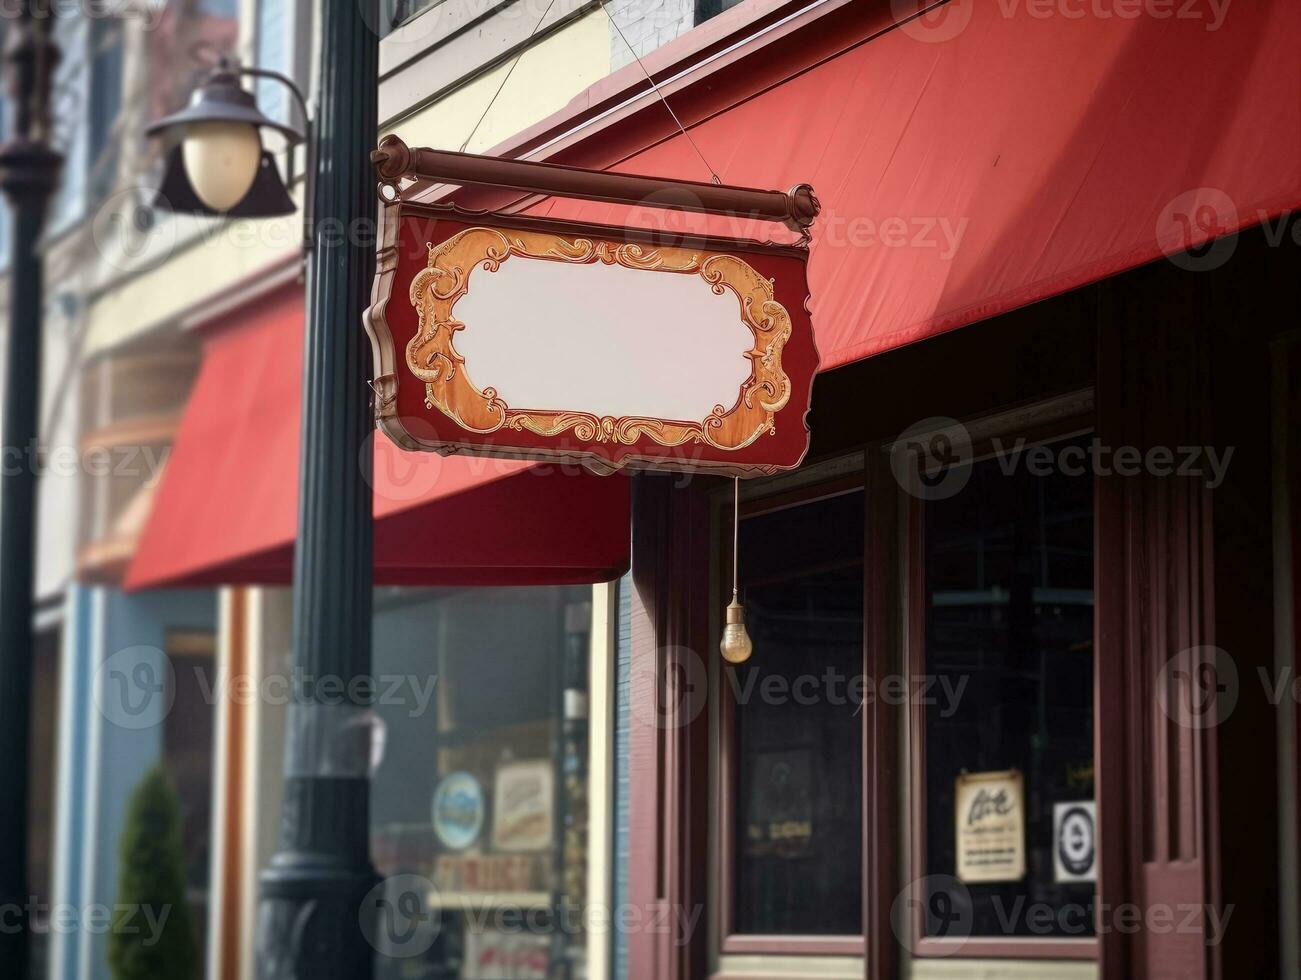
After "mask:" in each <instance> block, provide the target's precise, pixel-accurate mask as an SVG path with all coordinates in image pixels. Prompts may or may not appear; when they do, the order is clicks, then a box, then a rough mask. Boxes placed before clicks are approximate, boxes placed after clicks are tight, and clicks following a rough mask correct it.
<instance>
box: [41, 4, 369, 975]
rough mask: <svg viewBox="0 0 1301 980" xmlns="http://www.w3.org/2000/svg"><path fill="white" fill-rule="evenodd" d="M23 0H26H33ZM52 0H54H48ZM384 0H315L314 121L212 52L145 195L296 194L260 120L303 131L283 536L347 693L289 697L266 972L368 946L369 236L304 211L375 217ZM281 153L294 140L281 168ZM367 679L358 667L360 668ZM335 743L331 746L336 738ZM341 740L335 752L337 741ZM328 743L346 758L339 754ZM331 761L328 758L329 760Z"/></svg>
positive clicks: (306, 627) (286, 971)
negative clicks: (364, 720) (296, 348)
mask: <svg viewBox="0 0 1301 980" xmlns="http://www.w3.org/2000/svg"><path fill="white" fill-rule="evenodd" d="M29 2H32V0H29ZM45 2H49V0H45ZM377 6H378V0H320V2H319V5H318V9H319V11H320V54H319V58H320V72H319V74H318V76H317V77H318V79H319V82H318V85H319V88H318V98H317V101H316V105H317V116H316V121H315V124H314V125H313V124H311V122H310V120H308V118H307V106H306V103H305V100H304V99H303V96H302V93H301V92H300V91H299V90H298V87H297V86H295V85H294V83H293V82H291V81H290V80H289V79H288V78H286V77H285V76H283V75H281V74H278V73H277V72H272V71H267V70H265V69H262V68H246V67H243V66H241V65H238V64H237V63H235V62H234V61H232V60H229V59H225V58H223V59H221V60H219V61H218V62H217V64H216V65H215V66H214V67H213V69H212V70H211V71H210V72H209V74H208V76H207V77H206V78H205V79H204V81H203V84H202V85H200V86H199V89H198V91H196V92H195V94H194V97H193V99H192V100H191V102H190V105H189V106H187V107H186V108H185V109H183V110H181V111H180V112H178V113H176V114H174V115H172V116H169V117H167V118H166V119H160V120H159V121H158V122H156V123H154V124H153V125H152V126H150V127H149V129H148V130H147V132H148V134H149V135H151V136H163V135H166V136H171V137H173V138H174V139H175V140H176V144H177V145H175V146H173V148H172V150H171V152H170V153H169V155H168V159H167V170H166V173H165V175H164V178H163V182H162V186H161V187H160V188H159V200H158V201H157V203H156V206H157V207H159V208H161V209H165V210H169V211H175V212H182V213H187V214H201V215H226V216H230V217H249V218H252V217H269V216H272V215H277V214H288V213H290V212H292V211H293V201H292V200H291V198H290V197H289V193H288V191H287V190H286V187H285V184H284V183H283V182H281V181H280V178H279V176H278V174H277V172H276V168H275V163H274V160H273V158H272V157H271V155H270V154H269V153H268V152H267V151H266V150H265V149H264V148H263V146H262V133H263V131H264V130H271V131H275V132H279V133H280V134H281V135H282V136H284V137H286V138H287V139H288V140H289V142H290V144H291V147H292V145H293V144H296V143H299V142H303V140H304V138H306V142H307V160H308V162H307V167H306V171H307V186H306V188H305V190H306V205H305V207H304V208H303V213H304V220H303V230H304V237H305V243H304V253H305V254H308V255H310V257H311V260H310V262H308V263H307V265H308V274H307V277H306V280H307V283H306V290H305V292H306V296H307V322H306V326H305V329H304V331H303V400H302V425H301V428H300V433H299V440H300V445H301V449H300V455H299V459H300V461H301V462H300V471H299V482H298V541H297V546H296V547H295V549H294V627H293V663H294V670H295V671H296V672H299V673H300V674H301V676H304V677H338V678H341V679H342V681H343V687H344V688H345V689H346V691H347V692H348V694H347V698H346V701H345V702H343V703H340V702H339V700H338V699H336V698H331V697H329V696H328V695H326V694H324V693H323V692H322V691H319V690H316V689H315V688H314V687H312V686H305V687H303V688H301V689H300V687H299V685H295V691H294V695H293V699H292V700H291V702H290V704H289V705H288V707H287V708H286V720H285V726H286V731H287V732H288V734H287V736H286V742H287V745H286V750H285V759H284V765H285V770H284V774H285V778H284V786H283V790H282V800H281V822H280V840H279V845H278V847H277V851H276V854H275V855H274V856H273V857H272V859H271V861H270V863H269V864H268V866H267V867H266V868H265V869H264V870H263V872H262V875H261V879H260V885H261V887H260V894H259V905H258V930H257V931H258V938H257V954H256V955H257V975H258V977H259V978H260V980H291V978H292V980H302V978H311V980H364V978H368V977H370V976H371V975H372V960H373V957H374V954H375V950H374V948H373V947H372V946H371V945H370V944H369V943H368V942H367V939H366V934H367V932H366V930H367V927H368V925H367V924H368V923H369V922H370V920H372V919H373V916H374V914H375V912H376V908H375V905H374V901H373V895H374V889H375V886H376V876H375V869H374V868H373V867H372V865H371V862H370V827H369V823H368V819H367V816H368V801H369V798H370V775H369V771H368V768H367V764H366V763H367V761H368V760H369V752H362V751H351V752H349V751H347V749H348V747H352V748H353V749H356V746H354V745H353V742H355V741H356V739H355V738H354V737H352V736H353V733H355V732H356V731H357V730H358V727H357V724H356V722H357V719H358V718H359V717H364V716H365V711H366V709H367V703H366V701H365V696H364V694H362V693H361V692H362V691H364V690H368V689H369V688H370V687H371V684H370V683H369V682H368V681H367V679H368V678H369V677H370V672H371V648H370V645H371V644H370V629H371V578H372V575H371V573H372V568H371V566H372V528H371V506H372V498H371V487H370V480H371V472H370V467H371V454H370V452H369V445H368V442H367V440H368V439H369V438H370V437H371V435H372V433H373V432H374V420H373V416H372V414H371V406H370V401H369V398H368V392H369V389H368V387H367V383H368V380H369V378H370V343H369V341H367V339H366V336H365V334H364V332H363V331H362V329H361V323H362V315H363V312H364V311H365V309H366V305H367V302H368V300H369V297H370V287H371V281H372V279H373V277H374V271H375V251H374V249H373V247H370V246H368V245H367V244H365V243H364V242H362V241H360V240H358V238H357V236H352V235H345V236H334V235H331V236H326V235H321V236H320V240H319V241H315V240H314V238H315V226H316V224H317V220H318V219H319V221H320V224H321V225H322V226H325V225H326V224H327V223H334V222H337V223H338V224H339V225H340V226H341V227H344V228H367V227H369V228H373V227H374V224H375V207H376V193H375V173H374V170H373V169H372V167H371V163H370V149H371V147H372V146H373V145H374V139H375V133H376V131H377V130H378V128H379V119H378V108H379V105H378V97H377V95H378V86H379V36H378V35H377V34H376V33H375V31H374V30H373V29H372V28H371V26H370V25H372V24H374V23H375V22H376V21H375V18H376V16H377V13H376V11H377ZM249 76H251V77H254V78H268V79H272V80H274V81H278V82H280V83H281V84H283V85H285V86H286V87H287V88H288V89H289V91H290V93H291V94H292V95H293V97H294V99H295V101H296V102H297V103H298V108H299V110H300V111H301V112H302V115H303V121H304V126H305V127H307V128H308V132H307V133H306V134H304V133H301V132H299V131H298V130H296V129H294V128H293V127H291V126H287V125H285V124H283V123H279V122H276V121H275V120H273V119H271V118H269V117H267V116H266V115H264V114H263V113H262V112H261V111H260V110H259V109H258V107H257V101H256V99H255V98H254V97H253V95H252V93H250V92H247V91H245V90H244V89H243V87H242V86H241V85H240V79H241V78H243V77H249ZM292 158H293V151H292V148H291V150H290V161H291V174H290V179H291V182H292ZM358 680H361V681H367V682H366V683H362V684H358V683H357V681H358ZM340 742H341V743H343V744H342V745H341V746H339V747H338V748H337V749H335V748H332V746H335V745H336V744H337V743H340ZM340 753H342V755H341V756H339V754H340ZM336 756H339V758H336ZM327 762H328V765H327V764H325V763H327Z"/></svg>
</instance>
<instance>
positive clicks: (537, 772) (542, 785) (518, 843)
mask: <svg viewBox="0 0 1301 980" xmlns="http://www.w3.org/2000/svg"><path fill="white" fill-rule="evenodd" d="M554 792H555V787H554V778H553V775H552V769H551V762H550V761H549V760H547V759H538V760H535V761H530V762H510V763H507V764H506V765H503V766H501V767H500V768H498V770H497V793H496V799H494V800H493V823H492V846H493V847H494V848H496V849H497V850H499V851H541V850H545V849H546V848H548V847H550V846H551V836H552V830H551V817H552V813H553V811H554V805H553V800H554Z"/></svg>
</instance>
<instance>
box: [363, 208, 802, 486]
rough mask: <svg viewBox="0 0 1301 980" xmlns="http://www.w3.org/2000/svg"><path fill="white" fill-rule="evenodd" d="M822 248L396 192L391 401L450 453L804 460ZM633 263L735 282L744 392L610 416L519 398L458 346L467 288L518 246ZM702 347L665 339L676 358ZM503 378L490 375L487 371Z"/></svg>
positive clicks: (739, 465)
mask: <svg viewBox="0 0 1301 980" xmlns="http://www.w3.org/2000/svg"><path fill="white" fill-rule="evenodd" d="M807 258H808V251H807V248H805V247H803V246H783V245H773V244H769V243H761V242H757V241H745V240H740V239H725V238H711V237H703V236H701V237H694V236H693V237H687V236H681V235H668V234H662V233H650V232H646V231H640V230H630V229H627V228H617V227H613V226H603V225H597V224H590V223H573V222H556V221H550V220H547V219H541V218H535V217H529V216H523V215H502V214H497V213H484V212H471V211H465V210H462V209H459V208H457V207H455V206H450V205H435V204H421V203H415V202H410V201H401V200H384V201H383V204H382V209H381V214H380V226H379V248H378V258H377V268H376V278H375V286H374V290H373V295H372V304H371V307H370V309H369V310H368V311H367V315H366V326H367V330H368V332H369V334H370V337H371V342H372V348H373V353H374V359H375V375H376V376H375V380H374V382H373V387H374V389H375V395H376V398H375V417H376V422H377V424H378V425H379V427H380V428H381V429H383V430H384V432H385V433H386V434H387V435H388V436H389V437H390V438H392V439H393V440H394V441H395V442H397V443H398V444H399V445H401V446H403V447H405V448H408V449H413V450H422V451H435V452H440V453H444V454H448V453H465V454H473V455H482V456H493V457H504V458H512V459H542V460H560V461H565V462H579V463H582V464H583V465H585V466H587V467H588V468H589V469H592V470H595V471H596V472H601V473H608V472H613V471H615V470H619V469H621V468H623V467H625V466H632V467H635V468H645V469H664V470H674V471H689V472H708V473H718V474H726V475H737V476H754V475H760V474H769V473H774V472H777V471H779V470H783V469H790V468H793V467H795V466H798V465H799V463H800V462H801V461H802V459H803V457H804V454H805V452H806V451H807V448H808V438H809V429H808V425H807V419H806V415H807V412H808V408H809V401H810V397H811V391H812V379H813V375H814V373H815V372H816V370H817V364H818V357H817V351H816V348H815V346H814V344H813V337H812V325H811V322H810V320H809V313H808V308H807V300H808V287H807V280H806V274H805V265H806V262H807ZM519 261H530V262H533V261H543V262H555V263H563V264H568V265H580V266H581V265H593V264H598V263H600V264H605V265H617V266H621V267H623V268H625V269H630V270H636V271H644V272H648V273H656V274H666V273H667V274H678V275H685V276H693V277H699V278H700V279H702V280H703V281H704V283H705V284H707V286H708V288H709V289H710V290H712V291H713V292H714V293H715V294H717V295H722V296H732V297H734V298H735V300H736V303H737V316H738V318H739V320H740V322H742V323H744V325H745V326H746V327H748V328H749V330H750V333H751V334H752V336H753V338H754V344H753V346H752V348H751V349H750V350H749V351H748V353H747V354H746V356H747V357H748V358H749V360H750V364H751V370H750V373H749V377H748V378H747V379H746V381H745V382H744V383H743V384H742V385H741V388H740V390H739V391H738V393H737V397H736V399H735V401H734V402H733V403H732V404H728V405H724V404H717V405H715V406H714V409H713V411H712V412H710V413H708V414H707V415H706V416H705V417H703V418H698V419H668V418H651V417H642V416H610V415H599V414H595V413H593V412H589V411H584V410H583V407H582V406H581V405H576V406H574V407H573V409H572V410H556V409H538V408H532V407H529V406H525V405H508V404H507V403H506V402H505V401H504V400H503V399H502V398H501V397H500V396H499V395H498V393H497V391H496V390H495V389H494V388H493V387H491V386H490V385H486V384H485V386H484V387H478V386H476V385H475V382H474V372H473V365H468V364H467V363H466V361H465V358H464V357H463V356H462V355H461V354H460V353H459V352H458V350H457V348H456V336H457V334H458V333H459V332H460V331H462V330H464V329H466V325H465V324H464V323H462V322H461V321H459V320H458V319H457V318H456V315H455V307H456V304H457V302H458V301H459V300H460V299H462V298H463V297H464V296H465V295H466V294H467V292H468V291H469V289H470V286H471V283H472V281H473V280H474V279H475V277H476V275H483V274H486V273H491V272H495V271H496V270H497V269H499V268H500V267H501V266H502V264H504V263H506V262H519ZM690 356H691V351H689V350H686V351H681V350H680V351H672V350H667V351H666V352H665V358H666V361H667V362H668V363H666V364H662V365H658V366H657V368H656V369H657V370H665V369H666V368H667V369H668V370H669V371H670V373H671V363H672V359H673V358H675V357H690ZM487 380H490V379H487Z"/></svg>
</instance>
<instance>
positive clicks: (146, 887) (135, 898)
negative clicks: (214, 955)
mask: <svg viewBox="0 0 1301 980" xmlns="http://www.w3.org/2000/svg"><path fill="white" fill-rule="evenodd" d="M108 962H109V967H110V968H111V969H112V972H113V977H114V978H115V980H193V978H194V977H195V976H196V975H197V973H198V970H197V966H198V950H197V949H196V948H195V939H194V927H193V924H192V923H191V921H190V906H189V904H188V903H187V901H186V898H185V853H184V850H183V848H182V846H181V802H180V798H179V797H177V795H176V790H175V789H174V788H173V787H172V783H171V780H170V779H168V777H167V773H166V772H165V771H164V770H163V767H162V766H156V767H155V768H154V769H152V770H150V771H149V772H148V773H146V774H145V777H144V778H143V779H142V780H141V781H140V784H139V785H138V786H137V787H136V788H135V791H134V792H133V793H132V794H131V801H130V803H129V804H128V805H127V817H126V826H125V828H124V829H123V831H122V842H121V869H120V871H119V873H118V893H117V907H116V908H115V909H114V913H113V927H112V929H110V931H109V934H108Z"/></svg>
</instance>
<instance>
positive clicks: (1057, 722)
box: [922, 443, 1094, 937]
mask: <svg viewBox="0 0 1301 980" xmlns="http://www.w3.org/2000/svg"><path fill="white" fill-rule="evenodd" d="M1062 445H1064V443H1061V444H1056V445H1055V446H1054V449H1055V450H1056V449H1060V448H1061V446H1062ZM1023 462H1024V461H1023ZM1007 463H1008V460H1007V459H998V458H996V459H991V460H987V461H984V462H981V463H977V464H975V465H974V466H973V468H972V471H971V479H970V481H969V482H968V483H967V485H966V487H965V488H964V489H963V490H962V491H961V492H959V493H958V494H957V495H955V496H953V497H950V498H948V499H945V500H936V501H932V502H929V503H927V504H926V505H925V514H924V521H923V529H922V533H923V536H924V540H925V573H926V623H925V644H926V653H925V656H926V663H925V670H924V673H925V675H926V676H927V678H928V679H931V678H934V679H935V681H936V683H935V684H934V685H932V686H933V688H934V689H935V690H941V691H943V690H950V691H954V692H959V694H958V696H956V697H954V698H952V699H950V700H949V701H948V702H947V703H942V704H936V705H932V706H928V707H927V709H926V716H925V717H926V722H925V767H926V771H925V777H924V778H925V786H926V862H927V873H928V874H930V875H939V876H956V877H958V878H962V877H964V876H965V874H966V873H965V872H964V871H963V869H961V868H959V867H958V866H957V856H956V844H955V840H956V828H955V820H956V819H957V817H958V814H956V813H955V805H956V799H955V787H956V784H957V781H958V778H959V777H960V776H962V775H963V774H964V773H965V774H979V773H992V772H998V771H1004V770H1013V771H1015V772H1016V773H1019V774H1020V779H1021V783H1022V785H1023V787H1024V801H1023V822H1024V859H1025V868H1026V871H1025V875H1024V877H1023V878H1021V879H1019V880H1002V881H995V882H980V883H976V882H971V881H967V882H964V883H962V884H960V885H959V884H956V883H952V881H951V879H950V883H949V884H945V883H944V882H943V881H942V880H941V881H940V882H939V883H933V884H934V887H933V889H932V894H931V895H930V896H929V899H928V901H927V912H928V916H929V921H928V928H927V934H929V935H943V934H945V931H946V929H947V928H948V927H949V926H950V925H951V924H952V923H953V922H955V921H963V923H964V928H965V914H966V911H967V908H968V906H969V907H970V911H971V920H970V921H971V934H972V935H981V936H1002V935H1017V936H1029V935H1038V936H1057V937H1065V936H1081V935H1091V934H1092V932H1093V925H1092V912H1091V903H1092V901H1093V893H1094V886H1093V884H1092V883H1091V882H1089V881H1076V882H1072V881H1069V880H1066V876H1064V875H1063V874H1062V872H1061V870H1059V869H1057V868H1055V865H1054V853H1055V851H1056V849H1057V846H1058V844H1059V841H1058V839H1057V838H1058V836H1059V835H1058V834H1057V833H1056V832H1055V828H1054V807H1055V806H1059V810H1058V813H1059V816H1060V815H1064V814H1067V813H1071V812H1072V811H1071V809H1070V807H1068V806H1066V805H1067V804H1086V806H1085V807H1083V808H1076V816H1075V818H1074V819H1075V820H1076V822H1075V823H1069V822H1068V826H1066V827H1065V832H1066V833H1068V834H1071V835H1074V836H1072V839H1071V841H1069V842H1068V844H1069V845H1070V846H1069V847H1068V851H1067V854H1068V856H1069V854H1070V853H1071V852H1072V850H1073V849H1075V850H1079V851H1080V856H1085V857H1087V853H1086V852H1088V851H1089V850H1091V845H1090V843H1089V841H1088V840H1087V838H1086V837H1085V836H1082V835H1084V834H1086V833H1087V832H1088V831H1091V829H1092V827H1091V824H1090V826H1088V827H1085V826H1083V825H1082V824H1080V823H1079V821H1080V820H1081V819H1083V816H1082V814H1087V804H1089V803H1091V801H1092V800H1093V791H1094V790H1093V484H1092V479H1091V477H1090V476H1089V475H1078V476H1066V475H1063V474H1062V473H1060V472H1058V471H1056V469H1054V470H1053V471H1052V472H1051V473H1050V474H1049V475H1034V474H1032V473H1031V472H1029V470H1028V468H1027V467H1026V466H1024V465H1022V466H1017V467H1016V468H1015V469H1014V470H1012V471H1011V472H1006V471H1005V469H1006V464H1007ZM995 785H998V783H995ZM1076 838H1079V839H1078V840H1077V839H1076ZM1035 906H1039V907H1040V908H1043V907H1045V906H1046V908H1047V909H1048V910H1050V911H1051V914H1046V913H1044V914H1043V921H1042V924H1041V923H1039V922H1037V921H1032V916H1030V915H1029V914H1027V910H1028V909H1030V908H1032V907H1035Z"/></svg>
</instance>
